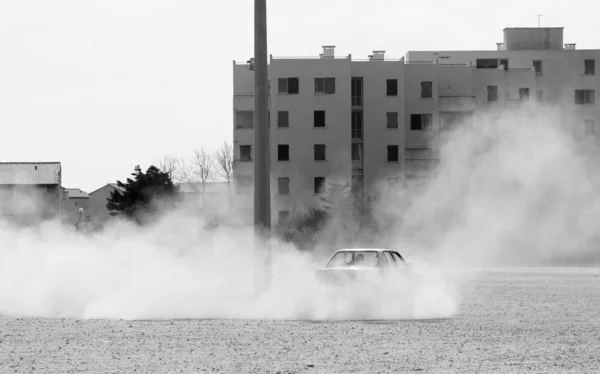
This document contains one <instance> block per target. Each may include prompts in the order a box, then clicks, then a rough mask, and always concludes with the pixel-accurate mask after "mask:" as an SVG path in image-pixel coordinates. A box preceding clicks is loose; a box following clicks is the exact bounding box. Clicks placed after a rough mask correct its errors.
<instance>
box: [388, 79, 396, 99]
mask: <svg viewBox="0 0 600 374" xmlns="http://www.w3.org/2000/svg"><path fill="white" fill-rule="evenodd" d="M386 92H387V95H388V96H398V79H388V80H387V88H386Z"/></svg>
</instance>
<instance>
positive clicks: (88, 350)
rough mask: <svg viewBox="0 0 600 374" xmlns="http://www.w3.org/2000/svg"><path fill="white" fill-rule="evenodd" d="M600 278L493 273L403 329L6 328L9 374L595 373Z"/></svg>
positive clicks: (27, 323) (53, 323)
mask: <svg viewBox="0 0 600 374" xmlns="http://www.w3.org/2000/svg"><path fill="white" fill-rule="evenodd" d="M599 353H600V269H592V268H588V269H586V268H579V269H564V268H554V269H552V268H544V269H542V268H531V269H523V268H520V269H494V270H489V271H487V272H486V273H485V274H484V275H483V276H478V277H475V276H473V277H472V279H470V280H469V281H468V282H467V283H466V286H465V287H464V288H463V290H462V304H461V308H460V311H459V313H458V314H457V315H456V316H454V317H452V318H448V319H439V320H406V321H369V322H365V321H350V322H333V321H321V322H318V321H254V320H252V321H247V320H233V321H232V320H162V321H125V320H77V319H38V318H10V317H0V372H2V373H13V372H15V373H29V372H40V373H76V372H100V373H132V372H142V373H149V372H160V373H171V372H172V373H178V372H184V373H196V372H224V373H247V372H260V373H277V372H280V373H359V372H360V373H376V372H395V373H404V372H406V373H409V372H420V373H488V372H500V373H509V372H514V373H517V372H518V373H523V372H532V373H568V372H573V373H575V372H581V373H598V372H600V358H599V356H598V354H599Z"/></svg>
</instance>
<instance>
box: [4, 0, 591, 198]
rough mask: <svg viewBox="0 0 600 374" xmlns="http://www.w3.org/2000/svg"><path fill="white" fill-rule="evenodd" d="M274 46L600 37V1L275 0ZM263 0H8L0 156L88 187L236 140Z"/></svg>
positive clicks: (279, 50)
mask: <svg viewBox="0 0 600 374" xmlns="http://www.w3.org/2000/svg"><path fill="white" fill-rule="evenodd" d="M268 3H269V4H268V18H269V26H268V32H269V53H270V54H273V55H275V56H316V55H318V54H319V53H321V46H322V45H329V44H333V45H336V46H337V48H336V54H338V55H347V54H349V53H352V55H353V57H354V58H366V56H367V55H368V54H370V53H371V51H372V50H375V49H384V50H386V51H387V53H386V56H388V57H398V58H399V57H402V56H404V55H405V54H406V52H407V51H409V50H437V49H440V50H442V49H446V50H448V49H494V48H495V46H496V44H495V43H496V42H501V41H502V29H503V28H504V27H517V26H522V27H523V26H526V27H535V26H537V16H536V14H540V13H541V14H543V17H542V26H549V27H551V26H562V27H565V43H569V42H573V43H577V48H581V49H593V48H600V40H599V38H598V31H597V26H596V22H597V21H598V18H597V17H598V15H599V14H600V2H597V1H561V2H560V3H559V2H558V1H552V2H551V1H548V0H545V1H539V0H535V1H514V0H505V1H481V0H477V1H473V0H461V1H447V0H443V1H440V0H429V1H410V2H408V1H405V0H369V1H358V0H303V1H289V0H268ZM252 54H253V1H252V0H214V1H208V0H162V1H158V0H101V1H92V0H70V1H68V0H37V1H33V0H2V1H0V66H1V67H2V68H1V69H0V126H1V128H2V129H3V131H2V135H0V161H60V162H62V165H63V185H64V186H65V187H78V188H81V189H83V190H86V191H88V192H90V191H92V190H94V189H96V188H99V187H101V186H103V185H104V184H106V183H108V182H114V181H115V180H117V179H119V180H122V181H124V180H125V179H126V178H127V177H128V176H129V173H131V172H132V171H133V167H134V166H135V165H137V164H140V165H141V166H142V168H144V169H145V168H146V167H148V166H149V165H150V164H151V163H152V162H153V161H154V160H156V159H157V158H158V157H160V156H162V155H165V154H174V155H178V156H187V155H188V154H189V153H191V149H192V148H193V147H199V146H203V145H204V146H206V147H208V148H211V149H214V148H217V147H218V146H219V145H220V144H221V143H222V142H223V141H224V140H231V138H232V85H233V82H232V61H233V60H234V59H235V60H238V61H246V60H247V59H248V58H250V57H251V56H252Z"/></svg>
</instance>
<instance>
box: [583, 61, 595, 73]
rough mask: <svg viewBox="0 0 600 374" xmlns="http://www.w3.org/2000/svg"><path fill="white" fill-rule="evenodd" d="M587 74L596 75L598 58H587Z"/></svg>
mask: <svg viewBox="0 0 600 374" xmlns="http://www.w3.org/2000/svg"><path fill="white" fill-rule="evenodd" d="M584 64H585V72H584V74H585V75H596V60H585V63H584Z"/></svg>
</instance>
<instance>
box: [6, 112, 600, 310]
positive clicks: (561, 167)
mask: <svg viewBox="0 0 600 374" xmlns="http://www.w3.org/2000/svg"><path fill="white" fill-rule="evenodd" d="M523 118H527V120H524V119H523ZM556 118H560V116H558V115H557V114H556V113H554V112H541V111H539V110H538V111H537V119H535V120H533V119H531V118H529V117H527V116H526V115H523V114H522V113H515V114H512V115H504V116H503V117H501V118H500V120H499V121H497V122H495V121H491V120H488V119H486V118H479V119H478V120H476V121H475V124H474V125H473V126H466V127H464V128H462V129H460V130H457V131H455V132H453V133H450V134H448V135H447V137H446V138H445V139H444V140H443V143H442V146H441V157H440V160H441V161H440V165H439V166H438V168H437V169H436V171H435V174H434V175H433V177H432V178H431V179H430V180H429V181H428V182H426V183H424V184H423V185H422V186H421V187H420V188H418V189H417V190H416V191H406V190H402V191H401V192H394V193H390V194H388V195H387V196H384V198H383V199H382V200H380V202H379V203H378V204H377V205H376V206H375V207H374V208H375V210H374V212H375V215H374V216H375V219H376V220H377V221H378V223H379V224H380V225H379V226H380V227H385V229H383V230H380V231H379V232H378V233H377V235H376V236H375V237H371V238H369V240H370V241H371V242H372V244H373V245H380V246H382V247H386V246H387V247H391V248H393V249H396V250H398V251H399V252H400V253H401V254H402V255H403V256H404V257H405V258H406V259H407V260H408V261H409V262H412V263H415V264H416V265H415V268H414V275H413V277H412V278H409V280H408V281H403V280H398V279H394V280H390V279H379V280H377V281H378V282H379V283H378V287H375V288H373V287H370V286H369V285H368V284H354V285H346V286H344V287H337V288H331V287H325V286H323V285H322V284H320V283H318V282H317V280H316V277H315V276H314V271H315V269H316V268H318V267H322V266H324V265H325V260H326V259H325V258H324V257H323V256H322V255H323V254H326V256H327V257H328V256H330V255H331V254H332V253H333V252H334V251H335V250H337V249H339V246H338V242H337V240H339V238H340V237H342V236H343V235H340V233H341V231H340V230H341V229H340V227H348V226H346V225H344V222H340V221H341V220H340V219H339V217H340V216H338V217H337V218H336V219H334V220H332V222H333V224H331V225H329V226H328V227H327V230H328V231H329V234H331V235H329V236H327V235H325V236H324V238H325V239H323V240H322V241H321V243H319V245H318V250H317V251H315V252H314V253H308V252H302V251H299V250H297V249H296V248H294V247H293V246H292V245H291V244H286V243H282V242H279V241H277V240H273V241H271V242H270V244H269V245H270V248H271V250H272V264H273V266H272V270H271V273H270V274H267V277H268V278H269V279H270V288H268V289H267V290H266V291H265V292H263V293H261V294H256V293H254V279H255V268H256V267H257V257H260V256H257V253H256V252H255V248H254V235H253V232H252V230H251V229H250V228H249V227H243V226H240V227H222V228H219V229H216V230H209V229H207V228H205V227H206V220H205V218H206V217H205V218H202V217H199V216H197V215H195V214H191V213H190V212H193V211H195V210H193V209H184V210H180V211H174V212H169V213H168V214H165V215H164V216H162V218H161V219H159V220H157V221H155V222H153V223H151V224H150V225H148V226H145V227H140V226H137V225H134V224H131V223H127V222H122V221H117V222H114V223H113V224H111V225H109V226H107V227H105V229H104V230H103V231H101V232H97V233H89V234H82V233H81V232H78V231H76V230H73V229H70V228H65V227H64V226H60V225H59V224H58V223H56V222H47V223H45V224H42V225H36V226H26V227H15V226H13V225H10V224H7V223H2V224H0V237H1V238H2V239H1V240H2V246H1V248H0V314H6V315H19V316H47V317H80V318H124V319H147V318H264V319H387V318H395V319H402V318H441V317H449V316H452V315H453V314H454V313H456V312H457V311H458V306H459V303H460V292H459V291H460V286H461V280H460V279H461V274H462V275H464V274H465V273H464V272H463V273H461V272H462V271H463V270H464V269H466V268H481V267H485V266H494V265H504V264H513V265H524V264H529V265H544V264H549V263H551V264H556V263H564V262H567V261H579V262H580V263H582V262H583V263H590V261H591V260H593V259H598V257H595V258H594V257H593V256H594V255H595V254H597V253H598V250H597V248H598V247H597V244H598V243H599V242H600V241H599V236H598V229H597V222H600V219H599V218H600V199H599V198H598V195H597V191H599V187H600V171H599V169H598V168H597V164H596V163H595V160H597V157H598V153H597V151H596V148H595V145H591V144H587V143H586V142H585V141H583V142H582V141H581V139H578V138H575V137H573V136H571V135H570V132H569V131H565V127H563V126H562V124H560V123H558V122H557V121H556V120H555V119H556ZM569 125H571V124H569ZM23 202H27V204H25V205H23V206H25V207H28V208H27V209H30V208H31V206H32V205H31V200H23ZM2 206H3V207H6V204H3V205H2ZM14 206H15V205H13V208H14ZM4 210H6V209H4ZM13 210H14V209H13ZM24 210H26V209H25V208H24ZM341 216H343V215H341ZM342 221H343V220H342ZM336 231H338V232H336ZM332 237H334V238H336V239H335V240H333V239H331V238H332ZM330 239H331V240H330ZM364 242H365V240H363V241H362V242H361V243H360V245H361V246H362V245H364ZM266 247H267V245H266V243H261V244H259V245H258V248H259V249H260V250H261V253H260V254H264V250H265V248H266ZM457 269H458V272H457ZM266 271H267V270H266V269H265V268H264V267H261V268H259V273H265V272H266Z"/></svg>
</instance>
